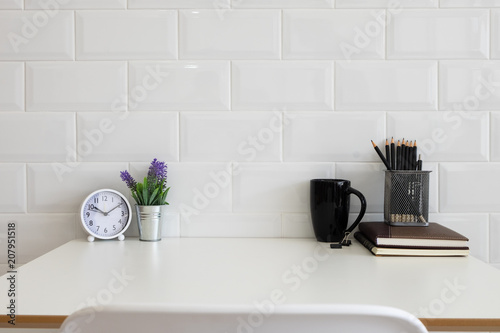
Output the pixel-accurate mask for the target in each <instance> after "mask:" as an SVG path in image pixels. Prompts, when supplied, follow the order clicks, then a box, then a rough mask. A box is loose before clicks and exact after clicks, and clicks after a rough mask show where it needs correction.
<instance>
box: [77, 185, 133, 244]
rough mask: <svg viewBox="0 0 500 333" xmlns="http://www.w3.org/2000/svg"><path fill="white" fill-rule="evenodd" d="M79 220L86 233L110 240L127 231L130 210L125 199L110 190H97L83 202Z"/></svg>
mask: <svg viewBox="0 0 500 333" xmlns="http://www.w3.org/2000/svg"><path fill="white" fill-rule="evenodd" d="M80 214H81V215H80V218H81V220H82V224H83V227H84V228H85V230H87V232H88V233H89V234H90V235H92V236H95V237H97V238H101V239H110V238H114V237H117V236H119V235H121V234H122V233H123V232H124V231H125V230H127V228H128V226H129V224H130V220H131V217H132V215H131V209H130V204H129V203H128V201H127V199H126V198H125V197H124V196H123V195H122V194H121V193H119V192H117V191H115V190H110V189H103V190H97V191H95V192H93V193H91V194H90V195H89V196H88V197H87V198H86V199H85V200H84V202H83V204H82V207H81V210H80Z"/></svg>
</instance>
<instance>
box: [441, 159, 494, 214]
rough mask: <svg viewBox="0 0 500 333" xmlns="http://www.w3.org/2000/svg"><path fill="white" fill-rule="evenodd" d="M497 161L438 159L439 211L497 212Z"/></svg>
mask: <svg viewBox="0 0 500 333" xmlns="http://www.w3.org/2000/svg"><path fill="white" fill-rule="evenodd" d="M499 171H500V164H499V163H441V164H440V168H439V178H440V181H439V187H440V200H439V203H440V208H441V212H445V213H449V212H456V213H462V212H500V205H499V204H498V203H499V202H500V194H499V192H498V188H499V187H500V172H499Z"/></svg>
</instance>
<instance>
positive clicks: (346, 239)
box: [341, 187, 366, 246]
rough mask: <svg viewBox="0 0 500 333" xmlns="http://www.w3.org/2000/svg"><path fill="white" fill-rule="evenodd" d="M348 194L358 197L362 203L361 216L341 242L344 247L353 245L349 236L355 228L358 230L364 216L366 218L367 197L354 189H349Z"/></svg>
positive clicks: (346, 232)
mask: <svg viewBox="0 0 500 333" xmlns="http://www.w3.org/2000/svg"><path fill="white" fill-rule="evenodd" d="M347 194H354V195H356V196H357V197H358V198H359V201H360V202H361V210H360V211H359V215H358V217H357V218H356V220H355V221H354V222H353V223H352V225H351V227H350V228H349V229H347V230H346V231H345V234H344V238H343V239H342V242H341V244H342V245H346V246H349V244H350V243H351V241H348V238H349V235H350V234H351V232H352V231H353V230H354V228H356V227H357V226H358V224H359V222H361V219H362V218H363V216H365V212H366V199H365V196H364V195H363V194H362V193H361V192H359V191H358V190H356V189H354V188H352V187H349V188H348V189H347Z"/></svg>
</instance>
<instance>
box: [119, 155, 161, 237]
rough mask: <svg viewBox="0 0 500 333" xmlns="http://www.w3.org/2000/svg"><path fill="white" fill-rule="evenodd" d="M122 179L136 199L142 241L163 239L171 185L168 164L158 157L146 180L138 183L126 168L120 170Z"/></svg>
mask: <svg viewBox="0 0 500 333" xmlns="http://www.w3.org/2000/svg"><path fill="white" fill-rule="evenodd" d="M120 177H121V179H122V180H123V181H124V182H125V183H126V184H127V187H128V188H129V189H130V192H131V194H132V197H133V198H134V200H135V201H136V203H137V204H136V205H135V209H136V212H137V226H138V227H139V239H140V240H142V241H159V240H161V225H162V222H163V220H164V217H165V213H164V207H165V206H166V205H168V202H167V201H166V198H167V194H168V191H169V190H170V187H167V165H166V164H165V162H160V161H158V160H157V159H156V158H155V159H154V160H153V161H152V162H151V165H150V166H149V171H148V174H147V176H146V177H144V181H143V182H142V183H138V182H136V181H135V179H134V178H133V177H132V176H131V175H130V173H129V172H128V171H127V170H125V171H121V172H120Z"/></svg>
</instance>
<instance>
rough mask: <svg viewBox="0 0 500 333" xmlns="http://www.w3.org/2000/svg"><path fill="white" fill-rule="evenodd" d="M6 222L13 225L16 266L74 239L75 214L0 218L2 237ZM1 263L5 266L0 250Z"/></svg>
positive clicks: (18, 215) (9, 215)
mask: <svg viewBox="0 0 500 333" xmlns="http://www.w3.org/2000/svg"><path fill="white" fill-rule="evenodd" d="M8 223H15V225H16V226H15V231H16V266H17V267H19V266H20V264H25V263H27V262H28V261H31V260H33V259H35V258H37V257H39V256H41V255H43V254H45V253H47V252H49V251H51V250H53V249H55V248H57V247H59V246H61V245H63V244H64V243H67V242H69V241H70V240H73V239H75V214H50V215H48V214H28V215H23V214H15V215H14V214H5V215H0V228H1V230H2V236H3V237H5V234H6V232H7V228H8ZM4 230H5V231H4ZM2 242H3V240H2ZM0 262H2V263H7V251H1V253H0ZM19 281H21V282H20V285H22V278H21V279H19Z"/></svg>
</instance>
